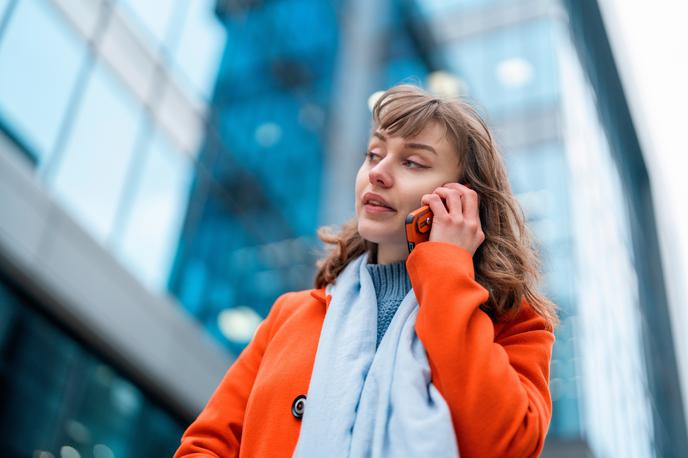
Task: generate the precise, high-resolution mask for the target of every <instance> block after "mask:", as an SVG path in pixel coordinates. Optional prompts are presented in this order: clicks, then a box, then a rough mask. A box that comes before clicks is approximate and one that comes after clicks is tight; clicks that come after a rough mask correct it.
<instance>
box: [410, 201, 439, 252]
mask: <svg viewBox="0 0 688 458" xmlns="http://www.w3.org/2000/svg"><path fill="white" fill-rule="evenodd" d="M432 216H433V215H432V210H430V206H428V205H423V206H422V207H420V208H418V209H416V210H414V211H412V212H411V213H409V214H408V216H406V243H407V244H408V250H409V253H410V252H411V251H412V250H413V249H414V248H415V246H416V245H417V244H419V243H422V242H427V241H428V239H430V229H431V228H432Z"/></svg>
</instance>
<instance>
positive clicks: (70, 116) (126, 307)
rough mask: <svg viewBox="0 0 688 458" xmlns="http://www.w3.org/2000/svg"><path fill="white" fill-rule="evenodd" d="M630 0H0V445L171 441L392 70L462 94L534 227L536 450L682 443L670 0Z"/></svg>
mask: <svg viewBox="0 0 688 458" xmlns="http://www.w3.org/2000/svg"><path fill="white" fill-rule="evenodd" d="M645 3H646V2H629V1H626V2H622V0H599V1H596V0H378V1H369V0H368V1H367V0H195V1H184V0H155V1H154V0H146V1H134V0H119V1H114V0H0V450H2V452H1V453H2V456H7V457H34V458H51V457H62V458H76V457H96V458H108V457H164V456H171V455H172V453H173V452H174V450H175V449H176V447H177V445H178V443H179V438H180V436H181V434H182V432H183V430H184V429H185V427H186V426H187V425H188V424H189V422H190V421H191V420H192V419H193V418H195V416H196V414H197V413H198V412H199V411H200V409H201V408H202V407H203V405H204V404H205V402H206V401H207V399H208V397H209V396H210V394H211V393H212V391H213V389H214V388H215V386H216V385H217V383H218V382H219V380H220V378H221V377H222V375H223V374H224V372H225V371H226V369H227V368H228V367H229V365H231V363H232V361H233V359H234V358H235V357H236V356H237V355H238V354H239V352H240V351H241V350H242V349H243V348H244V346H245V345H246V344H247V343H248V342H249V340H250V339H251V337H252V335H253V332H254V331H255V329H256V327H257V325H258V324H259V323H260V322H261V320H262V319H263V318H264V317H265V316H266V315H267V313H268V310H269V308H270V307H271V305H272V303H273V301H274V300H275V299H276V298H277V297H278V296H279V295H280V294H282V293H283V292H285V291H290V290H300V289H307V288H311V287H312V281H313V274H314V272H315V267H314V263H315V260H316V257H317V255H318V252H319V250H321V248H322V245H321V244H320V243H319V241H318V240H317V238H316V237H315V231H316V229H317V228H318V227H319V226H321V225H325V224H327V225H330V224H341V223H342V222H344V221H345V220H347V219H348V218H350V217H351V216H353V214H354V199H353V195H354V191H353V184H354V176H355V172H356V170H357V168H358V167H359V165H360V163H361V161H362V157H363V153H364V150H365V148H366V144H367V139H368V138H367V134H368V129H369V127H370V109H369V105H370V103H371V102H372V101H373V100H374V99H375V95H376V93H378V92H379V91H381V90H384V89H386V88H388V87H390V86H392V85H394V84H397V83H400V82H415V83H418V84H421V85H423V86H425V87H426V88H429V89H431V90H432V91H435V92H437V93H440V94H446V95H460V96H463V97H466V98H467V99H468V100H470V101H471V102H473V103H474V104H475V105H476V106H477V107H478V109H479V111H480V112H481V113H482V114H483V115H484V116H485V118H486V119H487V121H488V123H489V124H490V126H491V127H492V128H493V129H494V132H495V133H496V137H497V139H498V142H499V144H500V146H501V149H502V152H503V154H504V157H505V161H506V163H507V166H508V172H509V176H510V180H511V184H512V187H513V190H514V192H515V194H516V195H517V197H518V200H519V201H520V203H521V205H522V207H523V210H524V212H525V214H526V216H527V219H528V224H529V226H530V228H531V229H532V231H533V232H534V234H535V236H536V238H537V245H538V249H539V251H540V253H541V256H542V260H543V273H544V277H543V285H542V289H543V290H544V292H545V293H546V294H547V295H548V296H549V297H550V298H551V299H552V300H553V301H554V302H555V303H556V304H557V305H558V306H559V307H560V313H561V319H562V324H561V327H560V328H559V329H558V330H557V332H556V336H557V340H556V344H555V348H554V355H553V359H552V365H551V382H550V384H551V392H552V397H553V402H554V413H553V418H552V421H551V425H550V429H549V435H548V440H547V444H546V449H545V452H544V453H543V456H548V457H559V456H561V457H569V456H570V457H654V456H657V457H673V456H685V455H684V454H685V450H688V439H687V428H686V418H685V416H686V415H685V413H686V408H687V407H688V401H687V399H686V396H687V394H686V393H687V389H688V338H687V337H686V333H685V331H684V330H683V329H682V327H681V326H682V324H683V323H686V322H688V305H687V301H686V300H685V299H684V298H685V296H686V294H688V288H687V286H686V284H687V283H688V270H687V269H686V264H685V260H686V259H687V258H688V231H687V230H686V227H688V211H687V210H686V209H687V208H688V207H687V206H686V205H685V203H684V202H683V200H682V198H683V197H686V196H688V185H687V184H686V180H685V170H686V167H688V160H687V159H686V152H688V148H687V146H688V145H687V143H688V142H687V140H686V138H685V135H684V131H685V121H686V116H685V110H684V108H685V106H686V104H688V97H686V88H685V81H688V69H687V68H686V65H685V56H684V57H683V58H681V57H680V56H681V55H684V54H685V49H686V44H687V43H688V33H686V31H685V30H684V26H683V23H684V22H685V20H686V18H687V15H686V10H685V7H682V6H681V5H680V3H681V2H670V1H663V0H658V1H657V2H651V5H646V4H645ZM485 421H489V419H488V418H486V419H485Z"/></svg>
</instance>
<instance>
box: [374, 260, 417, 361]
mask: <svg viewBox="0 0 688 458" xmlns="http://www.w3.org/2000/svg"><path fill="white" fill-rule="evenodd" d="M366 267H367V269H368V272H370V276H371V277H372V279H373V285H375V295H376V297H377V344H376V348H377V347H378V346H379V345H380V342H381V341H382V336H384V335H385V331H387V328H388V327H389V323H391V321H392V318H394V314H395V313H396V311H397V309H398V308H399V304H401V301H402V299H404V297H405V296H406V294H407V293H408V292H409V291H410V290H411V279H410V278H409V276H408V273H407V272H406V261H400V262H395V263H393V264H367V265H366Z"/></svg>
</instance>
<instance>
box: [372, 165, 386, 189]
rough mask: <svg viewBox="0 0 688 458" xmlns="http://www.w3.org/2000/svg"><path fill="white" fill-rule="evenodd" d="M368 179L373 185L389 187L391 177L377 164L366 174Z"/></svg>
mask: <svg viewBox="0 0 688 458" xmlns="http://www.w3.org/2000/svg"><path fill="white" fill-rule="evenodd" d="M368 179H369V180H370V182H371V183H372V184H374V185H378V186H384V187H389V186H390V185H391V184H392V176H391V175H390V174H389V172H387V171H386V170H385V169H383V168H381V167H380V164H377V165H376V166H375V167H373V168H372V169H370V172H368Z"/></svg>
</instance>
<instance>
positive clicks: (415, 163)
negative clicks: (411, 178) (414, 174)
mask: <svg viewBox="0 0 688 458" xmlns="http://www.w3.org/2000/svg"><path fill="white" fill-rule="evenodd" d="M404 163H406V164H413V165H414V166H415V167H413V168H421V169H422V168H423V166H422V165H420V164H419V163H417V162H413V161H404Z"/></svg>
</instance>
